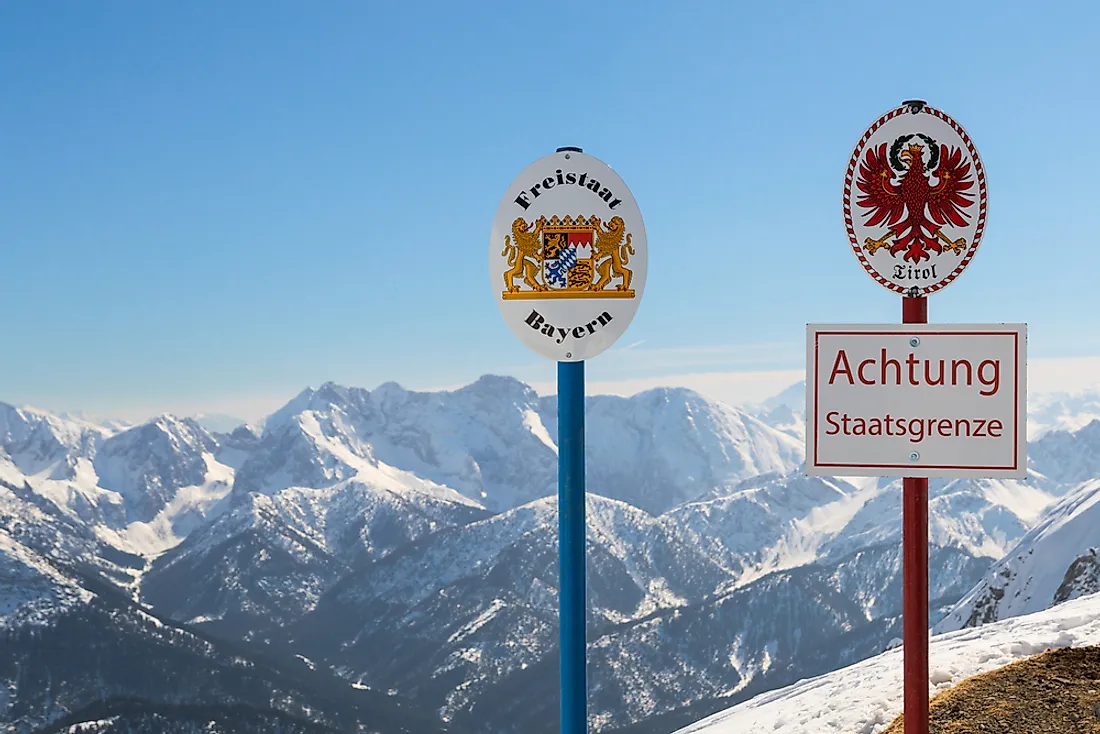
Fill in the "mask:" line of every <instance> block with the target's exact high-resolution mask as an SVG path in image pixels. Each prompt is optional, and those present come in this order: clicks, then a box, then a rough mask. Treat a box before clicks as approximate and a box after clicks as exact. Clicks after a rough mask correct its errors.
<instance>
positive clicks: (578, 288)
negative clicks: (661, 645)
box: [489, 147, 647, 734]
mask: <svg viewBox="0 0 1100 734" xmlns="http://www.w3.org/2000/svg"><path fill="white" fill-rule="evenodd" d="M646 265H647V249H646V236H645V227H644V226H643V224H642V215H641V212H640V211H639V210H638V205H637V203H635V201H634V197H633V196H632V195H631V193H630V190H629V189H628V188H627V187H626V184H625V183H624V182H623V180H622V179H621V178H619V176H618V174H616V173H615V172H614V171H613V170H612V169H611V168H610V167H608V166H607V164H605V163H603V162H602V161H600V160H598V159H596V158H593V157H592V156H589V155H586V154H585V153H584V151H582V150H581V149H580V148H573V147H568V148H558V150H557V151H556V152H555V153H553V154H551V155H548V156H544V157H543V158H540V159H539V160H537V161H535V162H534V163H532V164H531V165H529V166H528V167H527V168H526V169H524V170H523V172H521V173H520V174H519V176H517V177H516V179H515V180H514V181H513V182H512V184H511V186H509V187H508V190H507V191H506V192H505V194H504V198H503V199H502V200H501V203H500V206H499V207H498V209H497V214H496V218H495V219H494V220H493V228H492V233H491V235H490V239H489V274H490V277H491V280H492V286H493V290H494V291H495V293H496V294H497V305H498V306H499V307H500V311H501V314H502V315H503V316H504V321H505V322H506V323H507V324H508V327H509V328H510V329H511V330H512V332H513V333H514V334H515V335H516V336H517V337H519V339H520V341H522V342H523V343H524V344H526V345H527V346H528V347H530V348H531V349H532V350H534V351H535V352H537V353H538V354H540V355H542V356H543V357H546V358H547V359H551V360H554V361H556V362H557V363H558V553H559V579H560V584H559V593H558V609H559V615H560V623H559V625H560V641H561V644H560V650H561V729H560V731H561V732H562V734H587V732H588V680H587V654H586V652H587V637H586V624H585V621H586V613H587V607H588V605H587V595H586V582H587V572H586V571H587V569H586V559H585V529H586V522H585V461H584V458H585V457H584V363H585V360H586V359H590V358H592V357H595V356H596V355H597V354H599V353H600V352H603V351H604V350H605V349H607V348H608V347H610V346H611V345H612V344H614V343H615V341H616V340H617V339H618V338H619V337H620V336H622V334H623V333H624V332H625V331H626V328H627V327H628V326H629V325H630V322H631V321H632V320H633V318H634V314H635V312H636V311H637V310H638V303H639V301H641V298H642V291H643V288H644V286H645V278H646Z"/></svg>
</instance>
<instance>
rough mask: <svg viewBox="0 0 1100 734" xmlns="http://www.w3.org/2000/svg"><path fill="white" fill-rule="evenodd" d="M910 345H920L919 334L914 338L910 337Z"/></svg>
mask: <svg viewBox="0 0 1100 734" xmlns="http://www.w3.org/2000/svg"><path fill="white" fill-rule="evenodd" d="M909 346H911V347H919V346H920V337H918V336H915V337H913V338H912V339H910V340H909Z"/></svg>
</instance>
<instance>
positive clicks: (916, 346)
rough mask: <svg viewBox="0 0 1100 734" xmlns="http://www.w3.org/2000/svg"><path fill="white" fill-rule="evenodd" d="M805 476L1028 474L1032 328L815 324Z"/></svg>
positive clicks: (810, 338) (809, 334) (810, 342)
mask: <svg viewBox="0 0 1100 734" xmlns="http://www.w3.org/2000/svg"><path fill="white" fill-rule="evenodd" d="M806 342H807V343H806V359H807V374H806V473H807V474H810V475H819V476H857V477H900V476H905V477H986V478H1005V477H1012V478H1017V479H1022V478H1024V477H1026V476H1027V442H1026V436H1027V409H1026V407H1027V406H1026V403H1027V326H1026V325H1024V324H977V325H965V324H950V325H945V324H908V325H901V326H899V325H897V324H891V325H884V326H878V325H868V324H859V325H843V326H821V325H813V324H811V325H809V326H808V327H807V328H806Z"/></svg>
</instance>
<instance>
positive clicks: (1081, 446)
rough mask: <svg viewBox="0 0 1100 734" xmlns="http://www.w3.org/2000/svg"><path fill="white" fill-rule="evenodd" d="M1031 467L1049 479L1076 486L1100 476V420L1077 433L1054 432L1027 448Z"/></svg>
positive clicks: (1090, 423) (1089, 423) (1087, 424)
mask: <svg viewBox="0 0 1100 734" xmlns="http://www.w3.org/2000/svg"><path fill="white" fill-rule="evenodd" d="M1027 460H1028V465H1029V467H1031V468H1032V469H1033V470H1034V471H1037V472H1039V473H1041V474H1043V476H1045V477H1047V478H1048V479H1050V480H1052V481H1055V482H1059V483H1061V484H1064V485H1069V486H1072V485H1075V484H1078V483H1080V482H1084V481H1086V480H1088V479H1093V478H1095V477H1100V420H1093V421H1090V422H1088V423H1086V424H1085V425H1084V426H1082V427H1081V428H1080V429H1078V430H1075V431H1050V432H1048V433H1046V434H1045V435H1044V436H1043V437H1042V438H1040V439H1038V440H1036V441H1032V442H1031V443H1030V444H1028V447H1027Z"/></svg>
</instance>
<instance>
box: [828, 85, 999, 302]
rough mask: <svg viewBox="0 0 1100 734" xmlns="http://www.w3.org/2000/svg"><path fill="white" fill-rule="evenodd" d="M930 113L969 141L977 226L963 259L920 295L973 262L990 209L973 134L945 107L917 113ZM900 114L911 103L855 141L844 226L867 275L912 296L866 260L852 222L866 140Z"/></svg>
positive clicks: (938, 287) (950, 279) (943, 285)
mask: <svg viewBox="0 0 1100 734" xmlns="http://www.w3.org/2000/svg"><path fill="white" fill-rule="evenodd" d="M925 112H927V113H929V114H931V115H933V116H935V117H938V118H940V119H941V120H943V121H944V122H946V123H947V124H948V125H950V126H951V129H953V130H954V131H955V132H957V133H958V134H959V137H961V138H962V140H963V142H964V143H966V149H967V151H968V152H969V153H970V157H971V159H972V160H973V161H974V172H975V178H976V179H977V181H978V228H977V229H976V230H975V231H974V241H973V242H971V243H970V247H968V248H967V250H966V253H965V254H964V255H963V257H962V260H960V261H959V264H958V266H957V267H956V268H955V269H954V270H952V271H951V272H950V273H948V274H947V275H946V276H944V277H943V278H942V279H940V281H939V282H938V283H934V284H932V285H930V286H925V287H924V288H917V294H918V295H921V296H926V295H928V294H929V293H936V292H937V291H941V290H943V289H944V288H946V287H947V286H948V285H950V284H951V283H953V282H954V281H955V279H956V278H958V277H959V275H960V274H961V273H962V271H963V270H965V269H966V266H967V265H969V264H970V261H971V260H973V259H974V255H975V253H977V251H978V245H979V244H981V241H982V235H983V234H985V223H986V214H987V211H988V208H989V192H988V190H987V188H986V181H985V166H984V165H982V159H981V157H980V156H979V155H978V149H977V148H975V147H974V143H973V141H972V140H971V139H970V136H969V135H967V134H966V130H964V129H963V127H962V125H960V124H959V123H957V122H956V121H955V120H954V119H952V117H951V116H950V115H948V114H947V113H946V112H943V111H942V110H938V109H936V108H935V107H930V106H928V105H923V106H922V107H921V109H920V111H919V112H917V113H916V114H923V113H925ZM901 114H913V113H912V112H910V107H909V105H908V104H903V105H901V106H900V107H897V108H895V109H893V110H890V111H889V112H887V113H886V114H885V115H883V116H882V117H880V118H879V119H878V120H876V121H875V122H874V123H873V124H872V125H871V126H870V127H869V128H867V130H866V131H865V132H864V133H863V137H862V138H860V139H859V142H858V143H857V144H856V147H855V150H854V151H853V152H852V157H851V158H850V159H849V160H848V170H847V172H846V173H845V174H844V227H845V229H847V230H848V241H849V243H850V244H851V246H852V251H853V252H854V253H855V255H856V258H858V259H859V262H860V264H861V265H863V269H864V270H866V271H867V274H868V275H870V276H871V278H873V279H874V281H875V282H876V283H878V284H879V285H881V286H883V287H884V288H886V289H888V290H891V291H893V292H894V293H898V294H901V295H903V296H907V295H912V292H911V290H910V289H907V288H905V287H903V286H901V285H898V284H897V283H894V282H891V281H889V280H886V279H885V278H883V277H882V276H881V275H879V274H878V272H876V271H875V269H874V268H873V267H871V263H870V261H868V260H867V256H866V255H864V254H863V249H862V247H861V246H860V244H859V241H858V240H857V239H856V231H855V226H854V224H853V222H852V201H851V199H852V178H853V176H854V175H855V170H856V166H857V165H859V159H860V156H861V155H862V154H863V149H864V147H865V146H866V145H867V141H868V140H870V139H871V136H872V135H874V133H875V131H876V130H878V129H879V128H880V127H882V126H883V125H884V124H885V123H886V122H888V121H889V120H892V119H894V118H895V117H897V116H898V115H901Z"/></svg>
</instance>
